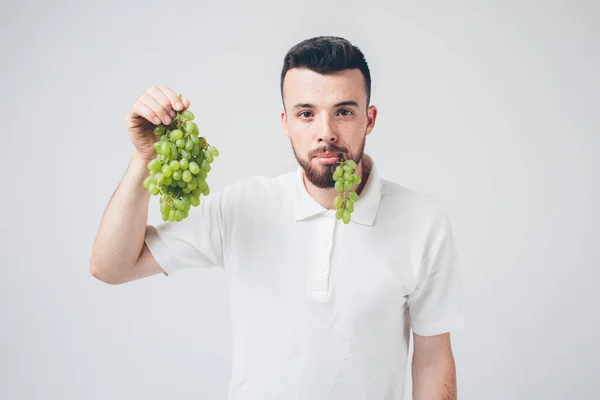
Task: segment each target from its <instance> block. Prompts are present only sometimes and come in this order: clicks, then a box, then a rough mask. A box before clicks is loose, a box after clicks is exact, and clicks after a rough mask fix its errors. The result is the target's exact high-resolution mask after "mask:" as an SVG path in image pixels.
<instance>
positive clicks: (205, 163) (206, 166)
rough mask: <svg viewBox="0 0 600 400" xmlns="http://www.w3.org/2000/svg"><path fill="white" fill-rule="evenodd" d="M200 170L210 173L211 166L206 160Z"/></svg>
mask: <svg viewBox="0 0 600 400" xmlns="http://www.w3.org/2000/svg"><path fill="white" fill-rule="evenodd" d="M200 168H201V169H202V171H204V172H210V164H209V163H208V162H207V161H206V160H204V161H202V165H201V166H200Z"/></svg>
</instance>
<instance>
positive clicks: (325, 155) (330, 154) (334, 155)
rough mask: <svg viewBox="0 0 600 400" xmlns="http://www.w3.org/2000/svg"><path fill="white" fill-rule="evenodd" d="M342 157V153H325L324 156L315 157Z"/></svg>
mask: <svg viewBox="0 0 600 400" xmlns="http://www.w3.org/2000/svg"><path fill="white" fill-rule="evenodd" d="M339 156H340V153H324V154H318V155H316V156H315V157H318V158H334V157H335V158H338V157H339Z"/></svg>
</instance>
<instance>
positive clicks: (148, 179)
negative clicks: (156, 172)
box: [142, 175, 154, 189]
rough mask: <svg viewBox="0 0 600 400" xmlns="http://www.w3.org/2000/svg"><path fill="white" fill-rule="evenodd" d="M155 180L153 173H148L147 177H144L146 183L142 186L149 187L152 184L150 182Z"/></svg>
mask: <svg viewBox="0 0 600 400" xmlns="http://www.w3.org/2000/svg"><path fill="white" fill-rule="evenodd" d="M153 180H154V179H153V177H152V176H151V175H148V176H147V177H146V179H144V183H143V185H142V186H144V188H146V189H148V187H149V186H150V184H151V183H152V181H153Z"/></svg>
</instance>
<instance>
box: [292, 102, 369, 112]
mask: <svg viewBox="0 0 600 400" xmlns="http://www.w3.org/2000/svg"><path fill="white" fill-rule="evenodd" d="M333 106H334V107H341V106H353V107H356V108H358V103H357V102H356V101H354V100H346V101H342V102H340V103H337V104H334V105H333ZM314 107H315V106H314V105H313V104H310V103H298V104H296V105H295V106H294V107H293V108H292V110H296V109H298V108H314Z"/></svg>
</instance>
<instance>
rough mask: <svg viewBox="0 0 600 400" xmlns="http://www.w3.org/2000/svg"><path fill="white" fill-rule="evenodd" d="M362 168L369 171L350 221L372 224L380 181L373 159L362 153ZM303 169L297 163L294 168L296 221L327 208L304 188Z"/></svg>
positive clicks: (324, 211) (376, 206)
mask: <svg viewBox="0 0 600 400" xmlns="http://www.w3.org/2000/svg"><path fill="white" fill-rule="evenodd" d="M362 163H363V169H364V170H366V171H369V177H368V179H367V183H366V184H365V186H364V188H363V190H362V192H361V194H360V196H359V198H358V200H356V201H355V202H354V212H353V213H352V219H351V222H357V223H359V224H363V225H369V226H372V225H373V223H374V221H375V215H376V214H377V209H378V207H379V200H380V199H381V181H380V178H379V174H378V171H377V168H376V167H375V164H374V162H373V159H372V158H371V157H370V156H369V155H368V154H363V158H362ZM303 175H304V169H303V168H302V167H301V166H300V165H298V168H297V170H296V195H295V199H294V200H295V204H294V211H295V215H296V221H301V220H304V219H307V218H310V217H312V216H315V215H319V214H324V213H326V212H327V211H328V210H327V208H325V207H323V206H322V205H320V204H319V203H317V201H316V200H315V199H313V197H312V196H311V195H310V194H309V193H308V191H307V190H306V186H304V180H303Z"/></svg>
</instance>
